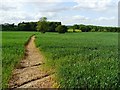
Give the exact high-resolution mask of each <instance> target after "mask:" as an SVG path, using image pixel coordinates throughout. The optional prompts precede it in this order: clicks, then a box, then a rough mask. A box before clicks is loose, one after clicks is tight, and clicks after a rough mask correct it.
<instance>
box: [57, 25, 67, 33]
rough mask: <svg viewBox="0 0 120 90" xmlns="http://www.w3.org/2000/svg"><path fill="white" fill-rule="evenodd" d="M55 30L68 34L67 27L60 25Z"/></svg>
mask: <svg viewBox="0 0 120 90" xmlns="http://www.w3.org/2000/svg"><path fill="white" fill-rule="evenodd" d="M55 30H56V31H58V33H65V32H67V27H66V26H64V25H59V26H58V27H56V29H55Z"/></svg>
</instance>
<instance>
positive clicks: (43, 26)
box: [0, 17, 120, 33]
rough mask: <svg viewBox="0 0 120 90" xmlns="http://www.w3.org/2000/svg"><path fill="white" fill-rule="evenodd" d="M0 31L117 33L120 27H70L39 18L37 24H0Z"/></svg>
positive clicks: (76, 25) (81, 25)
mask: <svg viewBox="0 0 120 90" xmlns="http://www.w3.org/2000/svg"><path fill="white" fill-rule="evenodd" d="M0 26H2V31H40V32H42V33H45V32H59V33H65V32H67V30H68V29H72V30H73V32H75V30H76V29H78V30H81V31H82V32H119V31H120V27H103V26H94V25H83V24H80V25H78V24H75V25H72V26H65V25H62V24H61V22H50V21H47V18H46V17H41V18H40V20H39V21H38V22H22V23H19V24H18V25H15V24H9V23H5V24H1V25H0Z"/></svg>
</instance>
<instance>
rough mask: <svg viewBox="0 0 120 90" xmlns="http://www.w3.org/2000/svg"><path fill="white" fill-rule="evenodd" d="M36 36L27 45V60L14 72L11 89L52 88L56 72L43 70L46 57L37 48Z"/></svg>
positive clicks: (10, 82)
mask: <svg viewBox="0 0 120 90" xmlns="http://www.w3.org/2000/svg"><path fill="white" fill-rule="evenodd" d="M34 41H35V36H32V37H31V39H30V41H29V42H28V45H26V48H25V49H26V50H25V58H24V59H23V60H21V62H20V64H19V65H18V66H17V68H16V69H15V70H14V71H13V74H12V77H11V79H10V81H9V88H52V87H53V85H54V83H55V80H54V72H53V71H52V70H45V69H43V68H42V66H43V64H44V57H43V56H42V54H41V53H40V51H39V50H38V48H36V46H35V43H34Z"/></svg>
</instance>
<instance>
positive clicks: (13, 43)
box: [2, 32, 33, 88]
mask: <svg viewBox="0 0 120 90" xmlns="http://www.w3.org/2000/svg"><path fill="white" fill-rule="evenodd" d="M32 34H33V32H2V87H3V88H7V84H8V81H9V78H10V76H11V72H12V70H13V68H14V67H15V65H16V64H17V63H18V62H19V61H20V60H21V59H22V58H23V56H24V45H25V43H26V42H27V40H28V39H29V37H30V36H31V35H32Z"/></svg>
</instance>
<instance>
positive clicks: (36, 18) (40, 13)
mask: <svg viewBox="0 0 120 90" xmlns="http://www.w3.org/2000/svg"><path fill="white" fill-rule="evenodd" d="M42 16H45V17H47V18H52V17H55V16H56V13H54V12H39V13H36V15H35V16H34V17H35V20H39V19H40V17H42Z"/></svg>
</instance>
